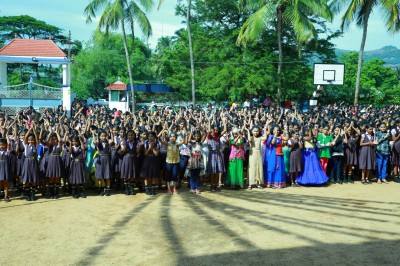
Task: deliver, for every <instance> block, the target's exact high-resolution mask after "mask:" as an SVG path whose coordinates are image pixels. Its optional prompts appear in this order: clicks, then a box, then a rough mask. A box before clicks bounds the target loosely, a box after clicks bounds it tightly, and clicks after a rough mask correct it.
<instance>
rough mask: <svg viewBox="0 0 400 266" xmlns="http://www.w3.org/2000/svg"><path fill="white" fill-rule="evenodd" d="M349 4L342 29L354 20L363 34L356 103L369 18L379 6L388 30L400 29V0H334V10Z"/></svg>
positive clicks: (355, 101)
mask: <svg viewBox="0 0 400 266" xmlns="http://www.w3.org/2000/svg"><path fill="white" fill-rule="evenodd" d="M346 4H348V7H347V9H346V11H345V13H344V14H343V16H342V25H341V29H342V31H343V29H344V28H348V27H349V25H350V24H351V22H353V21H354V20H355V21H356V24H357V26H358V27H362V29H363V35H362V39H361V46H360V52H359V55H358V67H357V79H356V91H355V95H354V105H356V104H357V103H358V96H359V93H360V83H361V68H362V63H363V56H364V47H365V41H366V39H367V31H368V20H369V18H370V15H371V13H372V10H373V9H374V8H375V7H379V8H380V11H381V13H382V15H383V16H382V17H383V18H384V19H385V24H386V27H387V29H388V31H391V32H393V33H394V32H396V31H399V30H400V17H399V14H400V2H399V1H398V0H364V1H361V0H340V1H334V2H333V5H332V10H333V11H335V12H338V11H339V10H340V9H341V8H342V7H343V6H344V5H346Z"/></svg>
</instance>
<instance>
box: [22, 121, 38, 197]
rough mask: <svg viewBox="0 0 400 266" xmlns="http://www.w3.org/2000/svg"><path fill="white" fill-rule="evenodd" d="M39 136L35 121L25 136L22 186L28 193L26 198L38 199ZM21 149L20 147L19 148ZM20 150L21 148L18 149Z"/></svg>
mask: <svg viewBox="0 0 400 266" xmlns="http://www.w3.org/2000/svg"><path fill="white" fill-rule="evenodd" d="M38 143H39V137H38V134H37V132H36V126H35V124H34V123H32V124H31V126H30V127H29V130H28V132H27V133H26V134H25V137H24V156H25V159H24V164H23V166H22V172H21V178H22V187H23V190H24V192H25V195H26V200H28V201H35V200H36V186H37V183H38V182H39V171H38V170H39V166H38V161H37V148H38V147H37V146H38ZM18 149H19V148H18ZM17 152H19V150H17Z"/></svg>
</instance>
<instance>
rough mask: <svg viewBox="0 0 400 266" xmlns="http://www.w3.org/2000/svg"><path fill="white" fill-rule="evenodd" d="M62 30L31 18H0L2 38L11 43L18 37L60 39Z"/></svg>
mask: <svg viewBox="0 0 400 266" xmlns="http://www.w3.org/2000/svg"><path fill="white" fill-rule="evenodd" d="M62 31H63V30H62V29H60V28H58V27H56V26H53V25H50V24H47V23H46V22H44V21H41V20H37V19H35V18H33V17H31V16H27V15H22V16H3V17H0V38H1V39H2V40H3V41H9V40H12V39H13V38H15V36H18V37H19V38H25V39H49V38H50V37H52V38H55V39H58V38H59V37H60V36H61V33H62Z"/></svg>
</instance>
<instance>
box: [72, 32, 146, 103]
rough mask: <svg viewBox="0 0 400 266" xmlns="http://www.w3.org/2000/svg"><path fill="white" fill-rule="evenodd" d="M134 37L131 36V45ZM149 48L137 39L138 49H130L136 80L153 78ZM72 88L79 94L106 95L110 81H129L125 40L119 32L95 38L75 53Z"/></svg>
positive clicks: (78, 95)
mask: <svg viewBox="0 0 400 266" xmlns="http://www.w3.org/2000/svg"><path fill="white" fill-rule="evenodd" d="M131 41H132V39H128V46H129V47H131V44H130V43H131ZM150 55H151V52H150V50H149V49H148V48H147V47H146V46H145V45H144V44H143V43H142V42H141V41H140V40H138V39H135V49H134V51H131V60H132V62H135V65H134V66H133V67H132V71H133V75H134V77H136V78H137V79H136V80H135V82H139V81H141V82H142V81H147V80H152V75H151V73H150V67H151V66H150V65H149V64H148V60H149V58H150ZM71 68H72V80H71V83H72V90H73V91H74V92H76V93H77V97H78V98H81V99H84V98H88V97H93V98H103V97H104V93H105V92H106V90H105V89H104V88H105V87H106V86H107V85H109V84H112V83H114V82H116V81H117V80H118V78H121V80H122V81H123V82H125V83H129V78H128V77H127V73H128V71H127V65H126V59H125V52H124V47H123V41H122V38H121V36H120V35H118V34H109V35H107V36H100V37H98V38H93V39H92V41H91V42H90V43H88V44H87V46H86V48H85V49H83V50H82V51H81V52H80V53H79V54H78V55H77V56H76V57H75V62H74V64H73V65H72V67H71Z"/></svg>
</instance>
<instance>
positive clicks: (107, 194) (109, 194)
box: [106, 188, 111, 197]
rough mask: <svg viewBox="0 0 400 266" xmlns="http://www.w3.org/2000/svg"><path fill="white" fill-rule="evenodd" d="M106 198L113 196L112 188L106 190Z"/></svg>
mask: <svg viewBox="0 0 400 266" xmlns="http://www.w3.org/2000/svg"><path fill="white" fill-rule="evenodd" d="M106 196H107V197H109V196H111V189H110V188H107V189H106Z"/></svg>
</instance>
